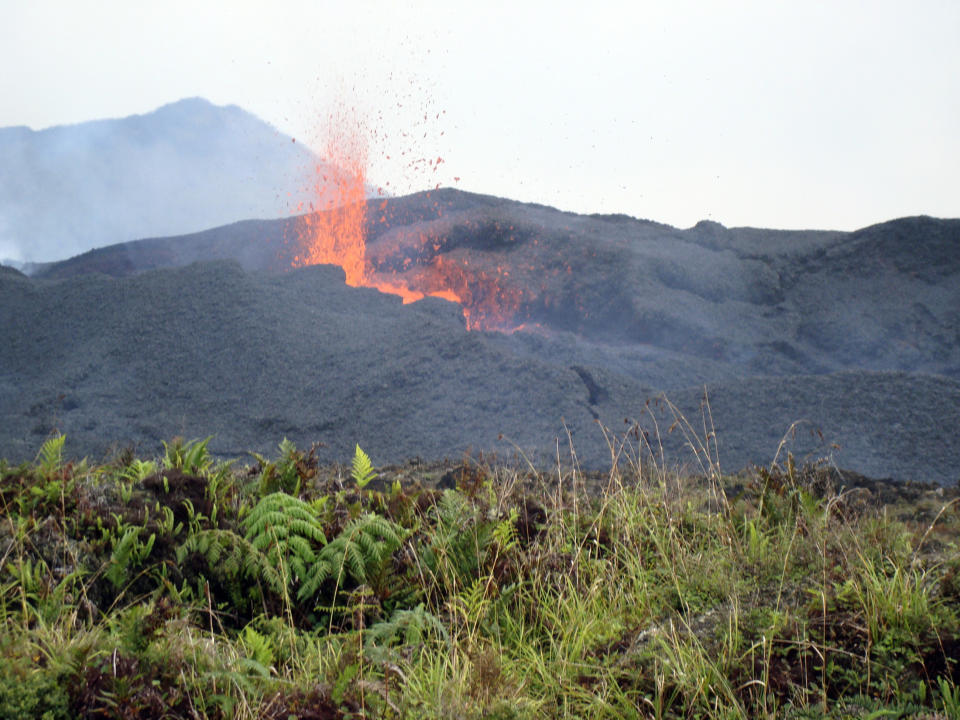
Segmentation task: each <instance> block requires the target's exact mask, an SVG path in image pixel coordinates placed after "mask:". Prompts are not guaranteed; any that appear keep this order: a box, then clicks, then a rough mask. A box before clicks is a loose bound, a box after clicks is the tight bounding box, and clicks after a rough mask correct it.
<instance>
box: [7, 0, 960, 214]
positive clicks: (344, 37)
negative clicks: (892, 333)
mask: <svg viewBox="0 0 960 720" xmlns="http://www.w3.org/2000/svg"><path fill="white" fill-rule="evenodd" d="M0 8H2V13H0V67H2V68H3V71H2V72H0V97H2V102H0V126H7V125H28V126H30V127H32V128H35V129H39V128H43V127H48V126H51V125H58V124H65V123H74V122H80V121H84V120H90V119H95V118H103V117H122V116H126V115H130V114H134V113H143V112H149V111H150V110H153V109H154V108H156V107H158V106H160V105H163V104H165V103H168V102H172V101H174V100H178V99H180V98H183V97H190V96H202V97H205V98H208V99H209V100H211V101H213V102H215V103H217V104H230V103H232V104H237V105H240V106H241V107H243V108H245V109H247V110H249V111H251V112H253V113H254V114H256V115H258V116H259V117H261V118H263V119H264V120H266V121H268V122H270V123H271V124H273V125H275V126H276V127H277V128H279V129H280V130H282V131H283V132H285V133H288V134H291V135H293V136H295V137H297V138H298V139H300V140H303V141H307V142H311V143H313V144H314V145H315V146H316V144H317V142H318V140H317V138H318V137H319V136H320V135H321V134H322V129H321V128H322V126H323V123H324V119H325V118H326V117H327V116H328V115H329V113H330V112H331V111H332V110H333V109H335V108H337V107H338V106H339V105H338V103H339V104H343V103H347V104H349V105H354V106H356V108H357V112H358V114H359V116H360V117H361V118H363V120H364V123H365V125H366V127H367V130H368V131H369V132H370V133H371V134H372V133H375V134H376V137H375V138H374V139H373V140H372V146H371V151H370V155H371V163H372V167H371V180H372V181H373V182H375V183H381V184H385V183H386V182H390V183H391V187H392V188H395V189H397V190H400V191H410V190H419V189H425V188H426V187H431V186H432V185H433V184H434V183H435V182H436V181H439V182H442V183H443V184H450V185H455V186H456V187H460V188H462V189H465V190H471V191H476V192H483V193H490V194H495V195H500V196H504V197H510V198H514V199H519V200H527V201H533V202H541V203H546V204H549V205H554V206H557V207H559V208H562V209H565V210H574V211H578V212H623V213H627V214H630V215H634V216H637V217H643V218H649V219H653V220H658V221H661V222H667V223H670V224H672V225H676V226H679V227H688V226H690V225H693V224H695V223H696V222H697V221H698V220H700V219H712V220H716V221H718V222H721V223H723V224H724V225H727V226H738V225H753V226H764V227H781V228H807V227H809V228H834V229H854V228H857V227H862V226H864V225H868V224H871V223H874V222H879V221H882V220H887V219H890V218H893V217H899V216H904V215H917V214H928V215H935V216H940V217H960V1H958V0H912V1H911V2H907V1H906V0H902V1H900V2H890V1H886V0H862V1H860V2H853V1H850V0H823V1H820V0H802V1H799V2H794V1H792V0H790V1H783V2H781V1H777V0H758V1H756V2H732V1H730V2H728V1H723V2H720V1H716V0H703V1H702V2H678V1H677V0H671V1H670V2H666V1H664V2H647V1H644V0H633V1H624V2H606V3H605V2H584V1H583V0H579V1H577V2H561V1H558V0H554V1H553V2H546V3H533V2H523V0H513V1H512V2H502V3H501V2H491V1H489V0H484V1H483V2H475V3H471V4H470V6H469V7H468V6H467V4H465V3H459V2H455V1H454V0H440V1H438V2H433V1H426V0H424V1H423V2H416V3H410V4H404V3H400V2H382V3H380V2H358V1H349V0H343V1H342V2H284V1H278V0H274V1H273V2H266V1H264V2H245V1H239V0H232V1H231V2H222V3H202V2H198V1H197V0H190V1H189V2H169V1H165V2H137V1H136V0H98V1H97V2H68V1H63V2H51V1H44V0H31V1H30V2H25V1H24V0H0ZM424 115H427V120H426V121H425V120H424ZM438 115H439V117H437V116H438ZM404 153H405V154H404ZM387 156H389V157H390V159H389V160H387ZM421 157H422V158H435V157H443V159H444V163H443V164H442V165H441V166H440V167H441V170H442V172H441V173H429V174H428V173H420V172H413V171H412V170H411V165H410V162H411V160H412V159H415V158H421ZM454 178H459V180H454Z"/></svg>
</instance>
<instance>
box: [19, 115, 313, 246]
mask: <svg viewBox="0 0 960 720" xmlns="http://www.w3.org/2000/svg"><path fill="white" fill-rule="evenodd" d="M291 140H292V139H291V138H289V137H287V136H285V135H283V134H281V133H280V132H278V131H277V130H276V129H274V128H273V127H271V126H270V125H268V124H266V123H264V122H263V121H261V120H259V119H258V118H256V117H254V116H253V115H251V114H249V113H247V112H246V111H244V110H242V109H240V108H239V107H236V106H233V105H231V106H227V107H218V106H215V105H212V104H210V103H209V102H207V101H206V100H202V99H200V98H193V99H189V100H181V101H180V102H176V103H172V104H170V105H165V106H164V107H161V108H160V109H158V110H156V111H154V112H152V113H148V114H146V115H134V116H131V117H127V118H123V119H119V120H97V121H94V122H86V123H80V124H78V125H69V126H60V127H52V128H48V129H45V130H39V131H33V130H30V129H29V128H26V127H9V128H0V262H2V261H3V260H4V259H5V258H6V259H8V260H13V261H17V262H19V263H27V262H47V261H51V260H60V259H63V258H66V257H70V256H71V255H76V254H77V253H81V252H84V251H86V250H88V249H90V248H94V247H102V246H104V245H110V244H113V243H117V242H124V241H127V240H135V239H137V238H142V237H151V236H154V237H159V236H165V235H175V234H180V233H185V232H193V231H196V230H202V229H204V228H209V227H215V226H218V225H223V224H225V223H229V222H232V221H234V220H238V219H240V218H251V217H263V218H276V217H283V216H287V215H291V214H293V213H294V212H295V210H296V207H297V203H298V202H300V201H301V200H306V199H310V200H313V199H315V198H312V197H311V198H308V197H307V195H306V194H305V193H304V192H303V191H305V190H306V189H307V180H306V178H307V177H308V176H307V173H308V172H311V171H312V170H313V169H314V166H315V164H316V163H317V162H318V159H317V158H316V157H315V156H314V155H313V154H312V153H311V152H310V151H309V150H308V149H306V148H305V147H304V146H303V145H302V144H301V143H295V142H291Z"/></svg>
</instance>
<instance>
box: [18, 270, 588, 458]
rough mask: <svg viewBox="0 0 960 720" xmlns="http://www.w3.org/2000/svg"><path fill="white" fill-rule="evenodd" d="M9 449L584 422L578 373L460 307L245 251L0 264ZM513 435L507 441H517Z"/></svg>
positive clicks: (227, 443) (451, 450)
mask: <svg viewBox="0 0 960 720" xmlns="http://www.w3.org/2000/svg"><path fill="white" fill-rule="evenodd" d="M0 326H2V327H3V328H4V340H5V341H4V343H2V344H0V368H2V372H0V427H2V428H3V433H2V437H0V456H6V457H12V458H18V459H19V458H24V457H30V456H32V455H33V454H34V453H35V452H36V448H37V446H38V443H40V442H42V440H43V438H44V437H45V435H46V434H47V433H48V432H50V431H51V430H52V429H53V428H55V427H56V428H59V429H60V430H62V431H63V432H65V433H66V434H67V436H68V438H69V442H68V449H69V450H71V451H72V452H82V453H93V454H97V455H99V454H101V453H104V452H106V451H107V450H108V448H109V446H110V445H111V444H114V443H119V444H120V445H123V444H125V443H134V444H137V445H141V446H146V447H147V449H149V450H151V451H152V450H154V449H156V447H157V444H158V441H159V440H163V439H165V438H168V437H171V436H172V434H182V435H186V436H188V437H195V436H198V435H200V434H204V433H216V439H215V441H214V442H213V443H212V448H214V449H215V450H216V451H218V452H220V453H225V454H230V455H240V454H243V453H244V452H246V451H248V450H260V451H272V450H273V449H275V446H276V443H277V442H278V441H279V440H280V439H281V438H282V437H284V436H286V437H288V438H290V439H292V440H295V441H296V442H297V443H298V444H300V445H301V446H304V447H305V446H306V445H308V444H309V443H310V442H313V441H316V440H319V441H323V442H325V443H327V446H328V447H327V448H326V449H325V450H324V451H322V452H321V455H322V456H325V457H328V458H340V459H342V458H344V457H347V456H348V454H349V452H350V450H351V448H352V447H353V443H355V442H359V443H360V444H361V445H362V446H363V447H364V448H365V449H367V450H368V452H370V453H371V454H372V455H373V456H374V457H375V458H377V459H378V461H379V462H385V461H387V460H400V459H403V458H406V457H412V456H414V455H421V456H424V457H434V456H442V455H449V454H452V455H454V456H457V455H458V454H460V453H461V452H463V451H464V450H466V449H468V448H470V447H471V446H475V447H484V448H491V447H493V446H494V445H496V444H497V440H498V434H499V433H501V432H503V433H506V434H507V435H508V436H509V437H510V438H511V439H512V440H513V441H514V442H516V443H518V444H520V445H522V446H523V447H525V448H526V449H530V448H533V447H535V446H537V445H540V444H542V441H543V438H551V437H556V436H557V434H558V432H560V431H561V429H562V425H561V419H562V418H564V417H565V418H568V420H569V423H570V424H571V426H572V428H573V430H574V431H580V430H581V429H583V430H585V429H586V428H585V427H584V423H585V422H586V421H588V420H590V419H591V418H590V415H589V413H588V412H587V410H586V404H585V396H584V393H583V392H582V386H581V384H580V380H579V379H578V377H577V375H576V373H575V372H573V371H571V370H568V369H564V368H559V367H556V366H551V365H549V364H546V363H543V362H537V361H535V360H533V359H530V358H520V357H517V356H516V355H513V354H511V353H509V352H505V351H504V350H503V349H501V348H499V347H497V346H496V344H495V343H492V342H491V341H490V338H489V337H487V336H486V335H485V334H482V333H468V332H467V331H466V330H465V329H464V327H463V321H462V318H461V316H460V313H459V311H458V309H457V308H456V306H454V305H453V304H451V303H448V302H445V301H443V300H435V299H429V300H426V301H424V302H421V303H417V304H415V305H411V306H402V305H401V303H400V300H399V299H398V298H395V297H393V296H389V295H383V294H381V293H379V292H377V291H375V290H369V289H353V288H348V287H347V286H346V285H345V284H344V282H343V273H342V272H341V271H340V270H339V269H337V268H331V267H328V266H319V267H314V268H306V269H302V270H298V271H295V272H291V273H290V274H287V275H283V276H279V275H277V276H264V275H256V276H255V275H251V274H248V273H246V272H244V271H243V270H242V269H241V268H240V267H239V266H238V265H237V264H236V263H231V262H221V263H212V264H211V263H207V264H196V265H191V266H190V267H187V268H182V269H176V270H164V271H158V272H152V273H146V274H142V275H139V276H136V277H131V278H127V279H120V280H117V279H112V278H107V277H104V276H97V275H90V276H87V277H83V278H78V279H75V280H70V281H64V282H43V281H36V280H30V279H28V278H26V277H24V276H22V275H18V274H15V273H14V272H12V271H9V270H8V271H6V272H4V273H0ZM508 447H509V446H508Z"/></svg>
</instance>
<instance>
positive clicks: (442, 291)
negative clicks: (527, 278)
mask: <svg viewBox="0 0 960 720" xmlns="http://www.w3.org/2000/svg"><path fill="white" fill-rule="evenodd" d="M435 117H436V118H437V119H439V117H440V114H439V113H438V114H436V116H435ZM327 120H328V123H327V128H326V141H325V143H324V147H323V154H324V160H325V161H326V162H325V164H323V165H320V166H318V167H317V168H316V171H315V177H314V182H313V187H312V188H311V193H312V195H313V197H315V198H316V201H315V202H314V203H310V205H309V206H308V207H300V208H298V209H299V210H301V211H302V210H307V211H309V212H308V213H307V214H305V215H303V216H301V217H300V218H299V221H298V223H299V224H298V228H297V236H298V242H297V244H298V251H297V252H296V253H295V255H294V258H293V261H292V265H293V266H294V267H299V266H304V265H317V264H330V265H339V266H340V267H341V268H343V271H344V273H345V275H346V282H347V284H348V285H351V286H353V287H371V288H376V289H377V290H380V291H381V292H385V293H390V294H394V295H398V296H400V297H401V298H402V300H403V302H404V303H405V304H406V303H411V302H416V301H417V300H421V299H423V298H424V297H439V298H443V299H444V300H449V301H451V302H456V303H458V304H459V305H460V306H461V308H462V311H463V316H464V319H465V322H466V327H467V329H468V330H496V331H500V332H513V331H515V330H517V329H518V326H519V323H518V322H517V321H516V319H515V318H516V316H517V313H518V311H519V309H520V305H521V300H522V297H521V296H522V293H521V292H520V290H519V289H518V288H515V287H508V286H506V285H505V284H504V282H503V280H504V271H503V270H502V269H500V268H497V269H496V271H492V270H490V269H481V270H474V269H473V268H471V267H470V266H469V259H468V258H466V257H453V256H451V255H447V254H445V253H444V252H443V245H444V238H442V237H440V238H437V237H431V238H428V237H425V236H421V237H419V238H416V239H415V240H414V241H413V243H412V244H413V245H418V244H419V248H417V247H414V248H413V252H412V253H410V252H407V251H409V250H410V247H409V245H410V244H411V243H410V242H405V243H404V245H407V246H408V247H404V248H403V250H404V251H405V253H404V258H403V262H402V265H401V268H400V270H399V271H398V270H397V269H396V268H392V267H391V266H392V265H394V262H393V260H394V258H390V257H384V256H383V254H382V253H381V254H380V256H378V257H377V258H376V261H375V262H374V261H372V259H371V257H370V253H369V248H368V247H367V213H368V210H370V209H371V208H372V212H374V213H376V212H377V207H378V206H377V205H376V204H374V203H371V202H369V201H368V198H369V196H370V195H382V194H383V193H384V191H383V189H381V188H378V189H377V190H376V192H371V188H370V185H369V184H368V178H367V173H368V167H369V164H368V151H369V146H368V136H372V137H373V138H374V139H375V140H381V139H382V137H380V136H378V134H377V132H372V133H370V132H368V131H367V129H366V127H365V125H364V123H363V122H361V121H360V120H359V119H358V118H357V117H356V116H355V114H354V113H352V112H338V113H331V115H330V116H329V117H328V119H327ZM428 120H429V115H428V114H424V121H425V122H426V121H428ZM401 153H402V154H403V155H411V151H410V150H409V149H404V150H401ZM387 157H388V159H389V156H387ZM442 163H444V160H443V158H442V157H441V156H436V157H434V156H432V155H431V156H429V157H428V158H413V157H410V158H408V161H407V166H406V167H407V169H408V170H409V171H410V172H424V174H429V175H430V176H431V178H430V179H431V181H433V178H434V177H435V174H436V172H437V170H438V168H439V166H440V165H441V164H442ZM457 180H459V178H457ZM386 185H389V183H386ZM381 202H385V201H381ZM380 207H381V208H382V207H383V206H382V205H381V206H380ZM436 207H437V213H438V216H440V215H441V214H442V211H441V210H440V208H439V205H437V206H436ZM374 217H376V216H374ZM397 249H398V250H399V249H400V248H399V247H398V248H397Z"/></svg>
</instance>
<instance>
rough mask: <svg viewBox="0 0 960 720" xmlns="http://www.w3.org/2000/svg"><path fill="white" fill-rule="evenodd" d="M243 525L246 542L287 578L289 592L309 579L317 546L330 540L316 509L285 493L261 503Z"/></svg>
mask: <svg viewBox="0 0 960 720" xmlns="http://www.w3.org/2000/svg"><path fill="white" fill-rule="evenodd" d="M243 525H244V529H245V531H246V539H247V540H249V541H250V543H251V544H252V545H253V547H255V548H256V549H257V550H259V551H260V552H262V553H265V555H266V557H267V559H268V561H269V562H270V563H271V564H272V565H273V567H275V568H277V569H278V570H279V571H280V572H281V573H282V574H283V575H284V576H285V577H286V578H287V582H286V583H285V585H286V588H287V589H288V590H289V589H292V588H293V587H294V586H295V585H296V584H297V583H298V582H299V581H300V580H302V579H303V578H306V577H307V576H308V574H309V572H310V568H311V567H312V566H313V564H314V562H315V560H316V558H317V556H316V553H315V552H314V547H315V546H316V545H323V544H325V543H326V540H327V539H326V536H325V535H324V533H323V527H322V526H321V525H320V521H319V520H318V519H317V516H316V514H314V511H313V508H311V507H310V505H308V504H307V503H305V502H304V501H303V500H300V499H299V498H295V497H293V496H292V495H287V494H286V493H282V492H276V493H271V494H270V495H267V496H266V497H265V498H263V499H262V500H261V501H260V502H258V503H257V504H256V506H254V508H253V509H252V510H251V511H250V514H249V515H248V516H247V517H245V518H244V520H243Z"/></svg>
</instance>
